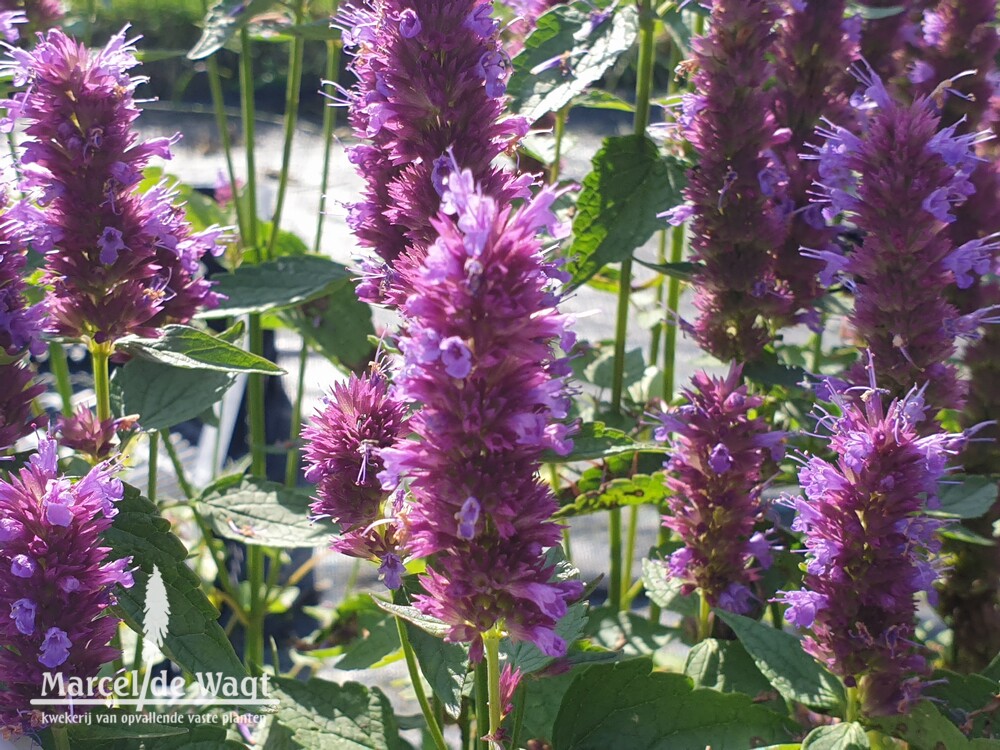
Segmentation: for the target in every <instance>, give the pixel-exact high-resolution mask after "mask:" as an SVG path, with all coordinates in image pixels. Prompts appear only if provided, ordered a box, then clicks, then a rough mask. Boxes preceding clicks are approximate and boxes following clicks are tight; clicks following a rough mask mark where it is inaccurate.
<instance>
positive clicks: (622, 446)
mask: <svg viewBox="0 0 1000 750" xmlns="http://www.w3.org/2000/svg"><path fill="white" fill-rule="evenodd" d="M635 445H636V443H635V441H634V440H633V439H632V438H630V437H629V436H628V434H627V433H625V432H624V431H623V430H616V429H615V428H614V427H608V426H607V425H606V424H604V422H586V423H584V424H582V425H580V429H579V430H577V431H576V433H575V434H574V435H573V450H572V452H570V454H569V455H568V456H560V455H557V454H556V453H553V452H552V451H546V453H545V455H544V456H543V457H542V461H544V462H546V463H568V462H570V461H591V460H595V459H598V458H607V457H608V456H616V455H618V454H620V453H630V452H632V451H634V450H636V448H635Z"/></svg>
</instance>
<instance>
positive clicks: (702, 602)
mask: <svg viewBox="0 0 1000 750" xmlns="http://www.w3.org/2000/svg"><path fill="white" fill-rule="evenodd" d="M710 635H712V608H711V607H710V606H709V604H708V597H707V596H705V592H704V591H702V590H701V589H699V590H698V643H701V642H702V641H703V640H705V639H706V638H708V637H709V636H710Z"/></svg>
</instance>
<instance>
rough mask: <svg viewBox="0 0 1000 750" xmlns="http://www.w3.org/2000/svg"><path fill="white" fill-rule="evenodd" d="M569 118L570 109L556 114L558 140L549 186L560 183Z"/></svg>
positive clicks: (550, 170) (565, 108)
mask: <svg viewBox="0 0 1000 750" xmlns="http://www.w3.org/2000/svg"><path fill="white" fill-rule="evenodd" d="M568 118H569V107H568V106H567V107H563V108H562V109H560V110H559V111H558V112H556V124H555V127H554V129H553V134H554V135H555V139H556V151H555V155H554V156H553V158H552V166H551V167H550V168H549V184H550V185H555V184H556V183H557V182H559V175H560V173H561V171H562V150H563V148H562V147H563V136H564V135H565V134H566V120H567V119H568Z"/></svg>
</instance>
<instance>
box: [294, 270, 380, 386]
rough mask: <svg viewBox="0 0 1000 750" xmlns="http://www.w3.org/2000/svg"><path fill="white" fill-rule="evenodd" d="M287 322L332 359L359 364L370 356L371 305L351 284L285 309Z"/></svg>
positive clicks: (356, 365) (314, 346) (349, 364)
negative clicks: (290, 308) (362, 298)
mask: <svg viewBox="0 0 1000 750" xmlns="http://www.w3.org/2000/svg"><path fill="white" fill-rule="evenodd" d="M284 317H285V319H286V323H288V325H289V327H290V328H292V329H293V330H295V331H297V332H298V333H299V335H301V336H302V337H303V338H305V339H306V341H308V342H309V344H310V345H311V346H312V347H313V348H314V349H316V350H317V351H318V352H319V353H320V354H322V355H323V356H324V357H326V358H327V359H329V360H332V361H335V362H342V363H343V364H344V365H346V366H348V367H351V368H357V367H359V366H363V365H364V363H365V362H367V361H368V359H369V357H370V356H371V353H372V350H373V347H372V344H371V342H370V341H369V339H368V337H369V336H374V335H375V327H374V326H373V325H372V308H371V307H370V306H369V305H366V304H365V303H363V302H361V300H359V299H358V296H357V294H355V292H354V286H353V285H351V284H338V285H336V286H335V288H334V290H333V292H332V293H331V294H329V295H327V296H325V297H319V298H317V299H315V300H313V301H311V302H307V303H306V304H305V305H303V306H302V307H301V308H295V309H294V310H288V311H286V313H285V315H284Z"/></svg>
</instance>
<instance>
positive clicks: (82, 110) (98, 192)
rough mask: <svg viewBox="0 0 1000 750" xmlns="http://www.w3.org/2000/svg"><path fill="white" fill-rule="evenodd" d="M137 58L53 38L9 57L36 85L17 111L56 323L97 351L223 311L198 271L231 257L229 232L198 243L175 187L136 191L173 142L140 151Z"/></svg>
mask: <svg viewBox="0 0 1000 750" xmlns="http://www.w3.org/2000/svg"><path fill="white" fill-rule="evenodd" d="M134 53H135V48H134V47H133V46H132V45H131V44H130V43H129V42H128V41H126V39H125V32H124V31H122V32H121V33H119V34H117V35H116V36H114V37H113V38H112V39H111V41H110V42H109V43H108V45H107V46H106V47H105V48H104V49H103V50H101V51H99V52H97V53H94V54H90V53H89V52H88V51H87V49H86V48H85V47H83V46H82V45H79V44H77V43H76V42H74V41H73V40H71V39H70V38H69V37H67V36H66V35H65V34H63V33H62V32H61V31H58V30H52V31H49V32H48V33H47V34H46V35H45V36H44V37H40V38H39V40H38V43H37V44H36V45H35V47H34V48H32V49H31V50H30V51H25V50H19V49H11V50H9V59H8V60H7V61H6V62H5V63H4V67H5V68H6V69H7V70H8V72H10V73H12V74H13V77H14V84H15V86H23V87H24V90H23V91H22V92H21V93H18V94H15V95H14V97H13V99H12V100H10V101H7V102H5V104H6V106H7V107H8V108H9V111H10V117H11V118H12V119H16V120H17V121H18V122H20V123H23V124H24V125H25V132H26V134H27V136H28V140H27V141H26V143H25V150H24V154H23V156H22V158H21V162H22V165H23V171H24V180H23V184H22V188H23V189H24V190H25V191H26V192H27V193H28V194H29V196H30V197H31V198H32V199H33V200H35V201H37V202H38V204H39V205H40V206H41V207H42V211H41V213H40V214H31V213H27V212H26V213H24V214H23V215H22V218H23V219H24V220H25V221H27V222H30V223H29V225H28V226H26V227H25V232H26V233H27V234H30V235H31V236H32V238H33V241H34V243H35V247H36V249H38V250H41V251H42V252H45V253H46V273H47V280H48V281H49V282H50V283H51V284H52V287H53V289H52V292H51V294H50V295H49V298H48V309H49V315H50V324H51V327H52V330H53V331H54V332H56V333H58V334H61V335H64V336H69V337H74V338H79V337H84V336H86V337H90V338H91V339H93V340H94V341H95V342H97V343H102V342H105V341H114V340H115V339H117V338H119V337H121V336H125V335H127V334H140V335H146V336H153V335H156V329H157V327H158V326H162V325H163V324H164V323H166V322H168V321H180V322H185V321H187V320H188V319H189V318H190V317H191V316H192V315H193V314H194V312H195V310H197V309H198V308H200V307H203V306H204V307H211V306H213V305H214V304H216V302H217V297H216V295H215V294H214V293H213V292H212V291H211V289H210V286H209V283H208V282H207V281H205V280H204V279H202V278H200V277H199V275H198V268H199V263H200V259H201V257H202V256H203V255H204V254H205V253H206V252H221V247H219V246H218V245H217V243H216V240H217V239H218V236H219V232H218V231H216V230H209V231H206V232H204V233H201V234H191V231H190V226H189V225H188V224H187V222H186V221H185V220H184V217H183V211H182V210H181V209H180V208H179V207H178V206H176V205H175V204H174V200H175V198H176V196H175V195H174V194H173V193H172V192H171V191H170V190H169V189H168V188H167V186H166V185H165V184H160V185H157V186H155V187H154V188H152V189H151V190H149V191H147V192H146V193H145V194H140V193H138V192H137V191H136V186H137V184H138V183H139V182H140V180H141V179H142V170H143V169H144V168H145V167H146V166H147V164H148V163H149V161H150V159H151V158H152V157H154V156H159V157H163V158H169V156H170V144H171V142H172V141H173V139H168V138H156V139H152V140H149V141H144V142H139V140H138V136H137V134H136V132H135V131H134V130H133V128H132V123H133V122H134V120H135V119H136V118H137V117H138V116H139V110H138V109H137V108H136V105H135V100H134V98H133V91H134V89H135V87H136V86H137V85H139V84H140V83H142V82H143V80H144V79H142V78H137V77H130V76H129V75H128V73H127V71H128V70H129V69H130V68H132V67H134V66H135V65H136V64H137V62H136V59H135V54H134ZM9 125H10V123H9V122H8V126H9ZM32 217H34V219H35V220H34V221H32Z"/></svg>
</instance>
